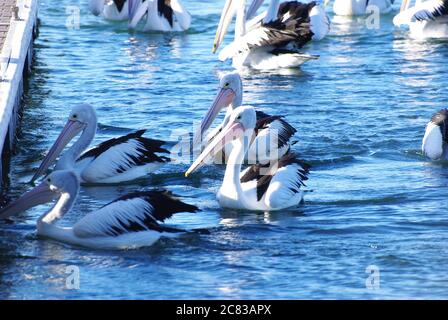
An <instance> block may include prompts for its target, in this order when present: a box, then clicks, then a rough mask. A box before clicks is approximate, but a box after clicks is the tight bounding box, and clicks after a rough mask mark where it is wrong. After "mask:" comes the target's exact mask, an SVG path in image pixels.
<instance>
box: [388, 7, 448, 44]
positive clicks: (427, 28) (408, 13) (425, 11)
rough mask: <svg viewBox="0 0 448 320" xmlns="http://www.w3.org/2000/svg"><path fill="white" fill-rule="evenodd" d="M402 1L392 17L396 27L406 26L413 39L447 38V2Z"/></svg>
mask: <svg viewBox="0 0 448 320" xmlns="http://www.w3.org/2000/svg"><path fill="white" fill-rule="evenodd" d="M411 4H412V0H403V2H402V4H401V9H400V13H399V14H397V15H396V16H395V17H394V24H395V25H396V26H398V27H400V26H403V25H404V26H407V27H408V28H409V32H410V35H411V37H413V38H419V39H424V38H448V0H426V1H425V0H415V2H414V6H411Z"/></svg>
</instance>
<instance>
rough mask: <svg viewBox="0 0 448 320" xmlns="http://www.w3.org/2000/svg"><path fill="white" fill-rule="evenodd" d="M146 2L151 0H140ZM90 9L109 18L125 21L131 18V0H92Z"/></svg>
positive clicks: (95, 13)
mask: <svg viewBox="0 0 448 320" xmlns="http://www.w3.org/2000/svg"><path fill="white" fill-rule="evenodd" d="M138 1H139V2H140V3H144V2H146V1H149V0H138ZM89 7H90V11H91V12H92V13H93V14H94V15H96V16H99V15H101V16H103V17H104V18H105V19H107V20H113V21H123V20H127V19H128V18H129V0H90V2H89Z"/></svg>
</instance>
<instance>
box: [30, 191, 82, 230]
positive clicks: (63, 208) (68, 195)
mask: <svg viewBox="0 0 448 320" xmlns="http://www.w3.org/2000/svg"><path fill="white" fill-rule="evenodd" d="M78 190H79V187H75V188H74V190H73V191H70V192H64V193H62V194H61V196H60V197H59V199H58V201H57V202H56V204H55V205H54V206H53V208H52V209H51V210H50V211H48V212H47V213H45V214H44V215H42V216H41V217H40V218H39V219H38V220H37V232H38V233H39V234H46V233H47V232H46V231H47V230H48V229H49V228H50V229H51V228H52V227H53V228H54V227H55V226H53V225H54V224H55V223H56V222H57V221H58V220H60V219H61V218H62V217H63V216H64V215H65V214H66V213H67V212H69V211H70V210H71V208H72V207H73V204H74V202H75V200H76V196H77V195H78Z"/></svg>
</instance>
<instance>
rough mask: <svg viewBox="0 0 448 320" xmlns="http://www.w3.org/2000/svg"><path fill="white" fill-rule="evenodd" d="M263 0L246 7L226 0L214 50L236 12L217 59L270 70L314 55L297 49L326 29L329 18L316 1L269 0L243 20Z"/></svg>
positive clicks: (320, 36) (239, 0)
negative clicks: (262, 9) (265, 6)
mask: <svg viewBox="0 0 448 320" xmlns="http://www.w3.org/2000/svg"><path fill="white" fill-rule="evenodd" d="M262 2H263V1H260V0H254V1H253V2H252V4H251V6H250V7H249V8H248V9H247V10H246V6H245V1H244V0H228V1H227V2H226V4H225V6H224V9H223V13H222V16H221V20H220V23H219V26H218V29H217V32H216V38H215V43H214V49H213V50H214V51H216V50H217V49H218V48H219V46H220V44H221V43H222V41H223V39H224V36H225V33H226V31H227V29H228V27H229V24H230V22H231V20H232V17H233V15H234V14H235V13H236V14H237V18H236V23H235V38H234V41H233V42H231V43H230V44H228V45H227V46H226V47H224V48H223V49H222V50H221V51H220V53H219V59H220V60H222V61H224V60H227V59H232V61H233V65H234V66H235V67H237V68H239V67H242V66H249V67H252V68H255V69H263V70H271V69H279V68H293V67H297V66H300V65H301V64H303V63H304V62H306V61H309V60H314V59H317V58H318V57H317V56H313V55H308V54H304V53H302V52H300V49H301V48H302V47H303V46H304V45H305V44H307V43H308V42H310V41H312V40H321V39H323V38H324V37H325V36H326V35H327V34H328V32H329V29H330V20H329V18H328V16H327V15H326V13H325V10H324V9H323V8H322V7H320V6H319V5H318V4H316V3H314V2H312V3H309V4H304V3H300V2H298V1H287V2H284V3H281V4H280V2H279V1H278V0H271V2H270V4H269V8H268V10H267V11H266V13H263V14H262V15H260V16H259V17H257V18H254V19H252V20H250V21H249V22H247V21H246V20H247V18H250V17H251V16H252V15H254V14H255V12H256V10H257V9H258V7H259V6H260V5H261V3H262Z"/></svg>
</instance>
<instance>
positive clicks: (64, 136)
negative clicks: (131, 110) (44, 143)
mask: <svg viewBox="0 0 448 320" xmlns="http://www.w3.org/2000/svg"><path fill="white" fill-rule="evenodd" d="M96 127H97V117H96V113H95V110H94V109H93V107H92V106H91V105H88V104H81V105H77V106H75V107H74V108H73V109H72V111H71V113H70V116H69V118H68V121H67V123H66V125H65V127H64V129H63V130H62V132H61V133H60V135H59V137H58V138H57V140H56V142H55V143H54V144H53V146H52V147H51V148H50V150H49V151H48V154H47V155H46V157H45V159H44V160H43V161H42V164H41V165H40V167H39V169H38V170H37V172H36V173H35V175H34V176H33V178H32V180H31V181H35V180H36V179H37V178H38V177H40V176H41V175H43V174H44V173H45V171H46V170H47V169H48V168H49V167H50V166H51V165H52V164H53V163H54V162H55V161H56V158H57V157H58V156H59V155H60V154H61V153H62V151H63V150H64V147H65V146H66V145H67V144H68V143H69V142H70V141H71V140H72V139H73V138H75V137H76V136H77V135H78V134H80V133H81V135H80V137H79V139H78V140H77V141H76V142H75V143H74V144H73V145H72V146H71V147H70V148H69V149H68V150H67V151H66V152H65V153H63V154H62V156H61V157H60V159H59V161H58V162H57V164H56V167H55V169H56V170H63V169H73V170H75V172H76V173H77V174H79V177H80V180H81V182H82V183H120V182H125V181H131V180H135V179H137V178H140V177H142V176H145V175H147V174H148V173H151V172H153V171H154V170H156V169H158V168H159V167H160V166H161V165H163V164H164V163H165V162H167V161H169V158H168V157H166V156H164V155H163V154H169V151H168V150H166V149H164V148H163V147H162V146H163V145H164V144H165V142H164V141H161V140H154V139H149V138H145V137H143V134H144V133H145V130H140V131H137V132H134V133H130V134H128V135H125V136H122V137H119V138H114V139H110V140H107V141H105V142H103V143H101V144H99V145H98V146H95V147H93V148H91V149H89V150H87V151H86V152H84V151H85V150H86V149H87V148H88V147H89V145H90V143H91V142H92V140H93V138H94V137H95V133H96Z"/></svg>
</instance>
